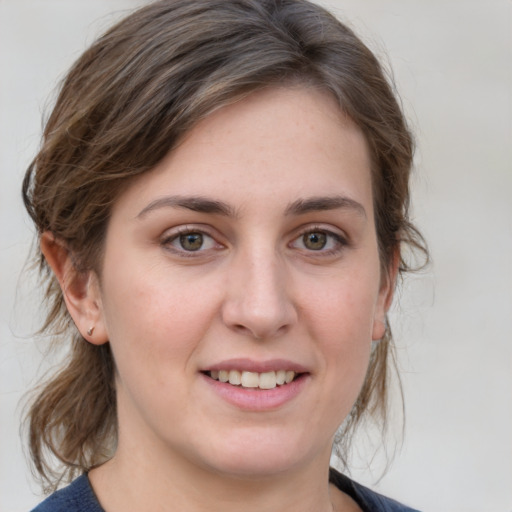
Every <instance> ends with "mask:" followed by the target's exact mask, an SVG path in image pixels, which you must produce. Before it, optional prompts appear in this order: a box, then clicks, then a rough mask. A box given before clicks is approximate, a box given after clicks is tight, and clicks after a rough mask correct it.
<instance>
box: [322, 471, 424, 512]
mask: <svg viewBox="0 0 512 512" xmlns="http://www.w3.org/2000/svg"><path fill="white" fill-rule="evenodd" d="M329 480H330V481H331V483H333V484H334V485H335V486H336V487H338V489H340V490H341V491H343V492H345V493H346V494H348V495H349V496H350V497H351V498H352V499H353V500H354V501H355V502H356V503H357V504H358V505H359V506H360V507H361V509H362V510H363V512H418V511H417V510H416V509H413V508H410V507H407V506H406V505H402V504H401V503H399V502H398V501H395V500H392V499H391V498H386V497H385V496H383V495H382V494H379V493H377V492H375V491H372V490H371V489H368V487H365V486H364V485H361V484H358V483H357V482H354V481H353V480H351V479H350V478H348V477H347V476H345V475H342V474H341V473H339V472H338V471H336V470H335V469H332V468H331V470H330V472H329Z"/></svg>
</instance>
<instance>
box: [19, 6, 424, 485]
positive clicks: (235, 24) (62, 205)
mask: <svg viewBox="0 0 512 512" xmlns="http://www.w3.org/2000/svg"><path fill="white" fill-rule="evenodd" d="M282 84H285V85H286V84H305V85H308V86H312V87H317V88H321V89H323V90H325V91H328V92H329V93H330V94H331V95H332V96H333V97H334V98H335V99H336V100H337V102H338V103H339V106H340V109H341V110H342V111H344V112H345V113H346V114H347V115H348V116H350V117H351V118H352V120H353V121H354V122H355V123H356V124H357V125H358V126H359V127H360V129H361V130H362V131H363V133H364V135H365V137H366V139H367V141H368V144H369V147H370V151H371V155H372V160H373V169H372V172H373V176H372V180H373V181H372V183H373V188H374V202H375V222H376V228H377V236H378V242H379V250H380V255H381V261H382V266H383V268H384V269H386V268H389V264H390V262H391V259H392V258H393V257H394V255H395V254H396V251H397V248H399V247H400V244H408V245H409V246H411V247H413V248H416V249H420V250H422V251H424V254H425V255H426V254H427V253H426V248H425V245H424V242H423V239H422V238H421V235H420V234H419V233H418V232H417V230H416V229H415V228H414V227H413V226H412V225H411V223H410V222H409V219H408V205H409V188H408V187H409V174H410V170H411V165H412V156H413V141H412V137H411V134H410V132H409V130H408V128H407V126H406V123H405V120H404V116H403V114H402V111H401V109H400V106H399V104H398V103H397V100H396V98H395V94H394V92H393V88H392V87H391V85H390V83H389V81H388V80H387V79H386V76H385V73H384V72H383V70H382V68H381V66H380V64H379V63H378V61H377V60H376V58H375V56H374V55H373V54H372V52H371V51H370V50H369V49H368V48H367V47H366V46H365V45H364V44H363V43H362V42H361V41H360V40H359V39H358V38H357V37H356V36H355V35H354V33H353V32H352V31H351V30H350V29H349V28H347V27H346V26H344V25H343V24H341V23H340V22H339V21H337V20H336V19H335V18H334V17H333V16H332V15H330V14H329V13H328V12H327V11H325V10H324V9H323V8H321V7H319V6H317V5H315V4H312V3H310V2H308V1H306V0H229V1H226V0H194V1H193V2H191V1H189V0H162V1H159V2H155V3H152V4H150V5H148V6H146V7H143V8H141V9H139V10H137V11H135V12H134V13H133V14H131V15H130V16H128V17H127V18H125V19H124V20H123V21H121V22H120V23H118V24H117V25H116V26H114V27H113V28H111V29H110V30H109V31H108V32H107V33H106V34H105V35H103V36H102V37H100V38H99V39H98V40H97V41H96V42H95V43H94V44H93V45H92V46H91V47H90V48H89V49H88V50H87V51H85V53H84V54H83V55H82V56H81V57H80V58H79V59H78V61H77V62H76V63H75V64H74V66H73V67H72V69H71V70H70V72H69V74H68V76H67V78H66V79H65V81H64V83H63V85H62V89H61V91H60V95H59V97H58V99H57V102H56V105H55V107H54V109H53V112H52V113H51V116H50V118H49V120H48V122H47V124H46V127H45V130H44V134H43V141H42V147H41V149H40V151H39V153H38V154H37V156H36V158H35V159H34V160H33V162H32V164H31V165H30V167H29V168H28V170H27V172H26V176H25V179H24V183H23V198H24V202H25V205H26V208H27V210H28V212H29V214H30V216H31V217H32V219H33V221H34V222H35V224H36V226H37V230H38V233H39V235H41V234H42V233H43V232H46V231H49V232H51V233H53V235H54V236H55V237H56V238H57V239H59V240H61V241H62V242H63V243H64V244H65V245H66V246H67V248H68V249H69V250H70V251H71V253H72V254H73V256H74V259H75V265H76V267H77V270H78V271H84V272H85V271H88V270H90V269H93V270H95V271H97V272H99V269H100V262H101V251H102V244H103V239H104V235H105V230H106V226H107V223H108V220H109V213H110V210H111V207H112V205H113V203H114V202H115V201H116V198H117V197H118V196H119V194H120V192H121V191H122V189H123V187H125V186H126V185H127V183H129V182H130V180H131V179H133V178H134V177H136V176H139V175H141V174H142V173H144V172H146V171H148V170H150V169H152V168H153V167H154V166H155V165H156V164H157V163H158V162H159V161H160V160H161V159H162V158H163V157H164V155H166V154H167V153H168V151H169V150H171V149H172V148H173V147H175V146H176V144H177V142H178V141H179V140H180V139H181V137H182V136H183V134H185V133H186V132H187V131H188V130H190V129H191V128H192V127H193V126H194V125H195V124H196V123H198V121H199V120H201V119H203V118H204V117H205V116H207V115H208V114H210V113H211V112H212V111H213V110H215V109H217V108H219V107H221V106H223V105H226V104H228V103H231V102H234V101H237V100H238V99H240V98H242V97H244V96H245V95H247V94H248V93H250V92H251V91H254V90H257V89H260V88H263V87H268V86H272V85H282ZM38 257H39V262H40V269H41V272H42V275H43V279H44V280H45V282H46V283H47V288H46V299H47V301H48V303H49V304H50V309H49V311H48V314H47V318H46V322H45V324H44V326H43V327H42V331H45V332H49V333H51V334H52V335H53V336H57V335H59V336H60V337H62V339H66V340H67V341H69V340H70V339H71V350H70V354H69V358H68V360H67V361H66V362H65V364H64V365H63V367H62V369H61V370H60V372H59V373H57V374H56V375H55V376H53V377H52V378H51V380H49V381H48V382H47V383H45V384H44V385H43V386H42V387H41V388H40V389H39V391H38V395H37V397H36V398H35V400H34V401H33V404H32V406H31V408H30V411H29V413H28V421H29V437H30V451H31V455H32V458H33V461H34V463H35V467H36V469H37V471H38V472H39V473H40V474H41V476H42V477H43V478H45V479H46V481H47V482H48V483H50V484H52V483H53V485H54V486H56V485H57V483H58V482H59V481H60V479H62V478H72V477H73V476H74V475H75V474H76V473H77V472H82V471H86V470H88V469H89V468H91V467H93V466H95V465H98V464H101V463H102V462H103V461H105V460H106V459H108V458H109V457H110V456H111V454H112V453H113V450H114V449H115V443H116V434H117V426H116V398H115V389H114V379H113V373H114V362H113V359H112V355H111V352H110V348H109V345H108V344H105V345H102V346H95V345H92V344H89V343H87V342H86V341H85V340H84V339H83V338H82V337H81V335H80V333H79V332H78V330H77V329H76V327H75V326H74V324H73V322H72V320H71V318H70V316H69V314H68V312H67V310H66V307H65V304H64V301H63V296H62V292H61V290H60V287H59V284H58V282H57V280H56V278H55V277H54V276H53V275H52V273H51V271H50V270H49V267H48V265H47V264H46V262H45V259H44V257H43V256H42V255H41V254H40V253H38ZM400 270H401V271H406V270H408V266H407V264H406V262H405V261H404V259H403V258H402V259H401V265H400ZM392 349H393V346H392V339H391V333H390V331H389V329H388V330H387V333H386V335H385V336H384V338H383V339H382V340H381V342H380V343H378V344H377V345H376V348H375V349H374V350H373V353H372V357H371V360H370V365H369V369H368V374H367V378H366V381H365V383H364V385H363V388H362V390H361V393H360V395H359V398H358V400H357V402H356V404H355V406H354V408H353V410H352V412H351V414H350V417H349V418H348V419H347V421H346V422H345V424H344V429H343V436H342V441H343V442H346V441H347V440H348V439H350V432H351V431H352V430H353V429H354V428H355V426H356V425H357V424H358V423H359V422H360V420H361V418H363V416H364V415H365V413H370V414H373V415H374V416H380V417H381V418H382V419H385V411H386V394H387V383H388V377H389V376H388V366H389V359H390V354H391V355H392ZM48 450H49V452H50V454H51V455H52V456H53V457H56V458H57V459H58V460H59V461H60V462H61V463H62V465H63V467H62V468H61V469H60V470H58V471H56V472H54V471H53V470H52V464H51V462H50V460H51V459H52V457H48V453H47V451H48Z"/></svg>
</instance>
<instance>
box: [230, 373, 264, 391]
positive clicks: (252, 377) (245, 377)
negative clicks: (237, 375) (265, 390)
mask: <svg viewBox="0 0 512 512" xmlns="http://www.w3.org/2000/svg"><path fill="white" fill-rule="evenodd" d="M229 373H231V372H229ZM259 385H260V378H259V375H258V374H257V373H253V372H242V386H243V387H244V388H257V387H258V386H259Z"/></svg>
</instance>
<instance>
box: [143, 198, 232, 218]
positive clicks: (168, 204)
mask: <svg viewBox="0 0 512 512" xmlns="http://www.w3.org/2000/svg"><path fill="white" fill-rule="evenodd" d="M159 208H184V209H187V210H192V211H194V212H201V213H216V214H218V215H225V216H227V217H236V211H235V209H234V208H233V207H231V206H230V205H229V204H227V203H224V202H222V201H215V200H213V199H208V198H206V197H201V196H165V197H161V198H159V199H155V200H154V201H151V203H149V204H148V205H147V206H146V207H145V208H143V209H142V210H141V211H140V212H139V213H138V215H137V217H136V218H138V219H140V218H142V217H144V216H145V215H146V214H148V213H149V212H152V211H154V210H158V209H159Z"/></svg>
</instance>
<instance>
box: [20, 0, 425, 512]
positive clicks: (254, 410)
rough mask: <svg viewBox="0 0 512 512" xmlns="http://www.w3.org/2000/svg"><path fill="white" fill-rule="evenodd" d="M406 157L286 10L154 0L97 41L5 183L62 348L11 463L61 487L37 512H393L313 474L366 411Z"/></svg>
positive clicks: (377, 105) (380, 97)
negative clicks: (14, 181)
mask: <svg viewBox="0 0 512 512" xmlns="http://www.w3.org/2000/svg"><path fill="white" fill-rule="evenodd" d="M412 152H413V148H412V140H411V136H410V133H409V132H408V129H407V126H406V123H405V121H404V118H403V115H402V113H401V110H400V108H399V106H398V104H397V101H396V99H395V98H394V96H393V92H392V90H391V88H390V85H389V84H388V82H387V81H386V79H385V77H384V75H383V72H382V70H381V67H380V66H379V64H378V62H377V61H376V59H375V57H374V56H373V55H372V53H371V52H370V51H369V50H368V49H367V48H366V47H365V46H364V45H363V44H362V43H361V41H360V40H359V39H358V38H357V37H356V36H355V35H354V34H353V33H352V32H351V31H350V30H349V29H347V28H346V27H345V26H343V25H342V24H340V23H339V22H338V21H337V20H335V19H334V18H333V17H332V16H331V15H329V14H328V13H327V12H326V11H324V10H323V9H322V8H320V7H318V6H316V5H314V4H311V3H309V2H307V1H303V0H283V1H276V0H273V1H262V0H233V1H231V0H230V1H225V0H218V1H212V0H198V1H194V2H189V1H187V0H164V1H161V2H156V3H153V4H150V5H148V6H147V7H144V8H142V9H140V10H138V11H136V12H135V13H134V14H132V15H131V16H129V17H127V18H126V19H125V20H123V21H121V22H120V23H119V24H118V25H117V26H115V27H114V28H112V29H111V30H109V31H108V32H107V33H106V34H105V35H104V36H103V37H101V38H100V39H99V40H98V41H97V42H95V43H94V44H93V45H92V47H91V48H90V49H89V50H87V51H86V52H85V53H84V55H82V57H81V58H80V59H79V60H78V61H77V63H76V64H75V65H74V67H73V68H72V69H71V71H70V73H69V75H68V77H67V78H66V80H65V82H64V84H63V87H62V90H61V93H60V96H59V98H58V100H57V103H56V106H55V108H54V110H53V112H52V115H51V116H50V118H49V120H48V123H47V125H46V128H45V132H44V138H43V144H42V147H41V150H40V152H39V154H38V155H37V156H36V158H35V159H34V161H33V163H32V165H31V166H30V168H29V169H28V171H27V174H26V177H25V181H24V186H23V194H24V199H25V204H26V206H27V209H28V211H29V213H30V215H31V217H32V218H33V220H34V222H35V224H36V226H37V230H38V233H39V237H40V251H41V253H40V262H41V269H42V271H43V275H44V276H45V278H46V279H47V283H48V288H47V298H48V300H49V302H50V304H51V308H50V311H49V313H48V317H47V321H46V323H45V325H44V330H47V331H49V332H51V333H53V334H54V335H55V336H57V335H59V336H62V338H64V339H66V340H67V342H68V343H69V340H70V339H71V342H72V344H71V351H70V357H69V360H68V361H67V362H66V364H65V366H64V367H63V368H62V370H61V372H60V373H59V374H58V375H56V376H55V377H54V378H53V380H51V381H50V382H48V383H46V385H45V387H43V388H42V390H40V392H39V394H38V396H37V398H36V399H35V400H34V403H33V405H32V408H31V410H30V413H29V423H30V447H31V453H32V457H33V460H34V463H35V467H36V469H37V470H38V471H39V473H40V474H41V475H42V477H43V478H44V479H46V481H47V482H48V483H49V488H52V486H53V488H55V487H56V485H57V484H58V483H59V482H60V481H61V480H62V479H66V480H71V479H72V478H73V477H76V476H77V475H81V476H79V477H78V478H77V479H76V480H75V481H74V482H73V483H72V484H71V485H70V486H69V487H66V488H65V489H64V490H61V491H58V492H57V493H55V494H53V495H52V496H50V497H49V498H48V499H47V500H46V501H45V502H43V503H42V504H41V505H40V506H39V507H37V508H36V509H35V510H36V511H38V512H44V511H58V510H83V511H86V510H87V511H92V510H94V511H101V510H105V511H107V512H115V511H117V510H140V511H143V510H160V509H161V510H187V511H191V512H193V511H196V510H223V511H225V510H228V511H229V510H231V509H239V508H240V507H241V506H243V507H244V509H245V510H253V509H254V510H295V511H302V510H304V511H312V510H314V511H320V512H322V511H332V510H334V511H338V512H341V511H353V510H363V511H369V510H372V511H373V510H411V509H408V508H407V507H405V506H402V505H399V504H398V503H396V502H394V501H392V500H389V499H387V498H384V497H382V496H379V495H377V494H375V493H373V492H371V491H369V490H368V489H365V488H364V487H362V486H360V485H358V484H356V483H355V482H352V481H351V480H349V479H348V478H347V477H345V476H343V475H341V474H339V473H337V472H335V471H334V470H330V469H329V460H330V456H331V450H332V446H333V440H334V437H335V434H336V432H337V431H338V429H339V427H340V425H342V428H341V430H340V431H339V433H338V435H339V441H340V444H341V446H343V445H347V444H348V441H349V440H350V434H351V432H352V431H353V429H354V428H355V427H356V425H357V424H358V423H359V422H360V421H361V419H362V418H364V416H365V415H366V414H374V415H377V416H379V414H380V415H381V416H382V415H384V412H385V401H386V383H387V365H388V357H389V354H390V351H391V350H392V345H391V334H390V330H389V327H388V323H387V319H386V313H387V310H388V308H389V306H390V304H391V300H392V295H393V290H394V286H395V282H396V278H397V274H398V273H399V272H402V271H405V270H407V265H406V263H405V262H404V260H403V258H402V256H401V246H402V245H403V244H405V245H409V246H412V247H413V248H414V247H415V248H419V249H422V248H423V246H422V240H421V237H420V236H419V234H418V233H417V232H416V230H415V229H414V228H413V226H412V225H411V224H410V223H409V220H408V216H407V207H408V199H409V193H408V178H409V172H410V168H411V162H412ZM48 450H49V452H50V453H51V454H52V455H53V456H54V457H56V458H57V459H58V461H60V462H61V463H62V467H61V469H60V470H55V469H54V468H53V466H52V461H51V460H48V458H47V453H48Z"/></svg>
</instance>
